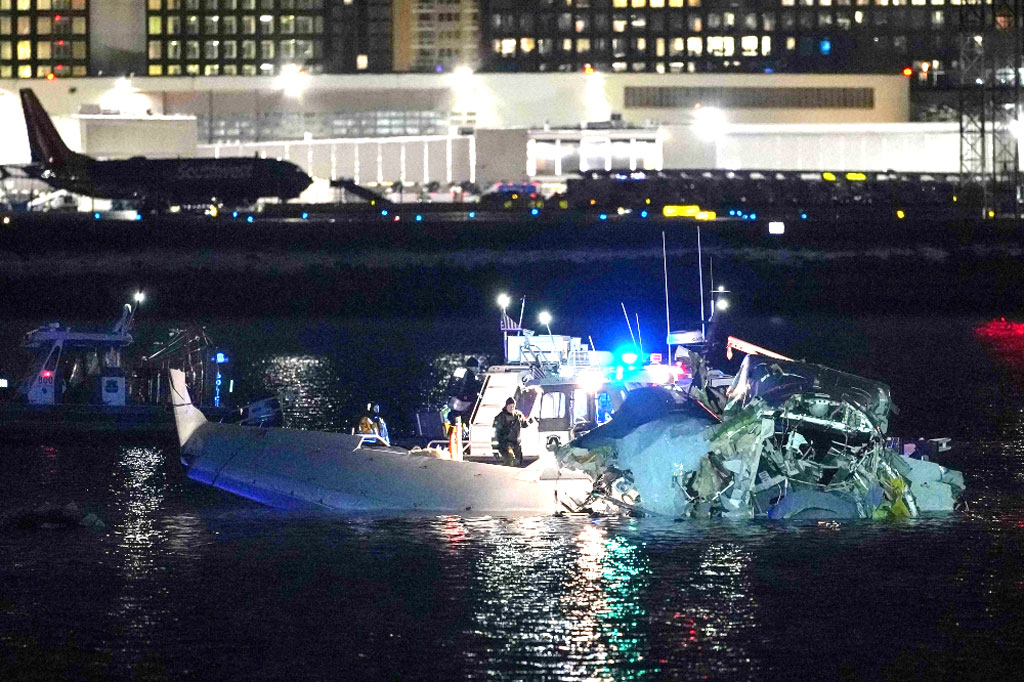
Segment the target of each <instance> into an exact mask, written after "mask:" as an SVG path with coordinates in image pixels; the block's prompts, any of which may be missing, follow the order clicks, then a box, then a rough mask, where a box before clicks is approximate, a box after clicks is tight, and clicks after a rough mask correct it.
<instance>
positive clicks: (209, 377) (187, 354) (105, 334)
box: [0, 304, 281, 437]
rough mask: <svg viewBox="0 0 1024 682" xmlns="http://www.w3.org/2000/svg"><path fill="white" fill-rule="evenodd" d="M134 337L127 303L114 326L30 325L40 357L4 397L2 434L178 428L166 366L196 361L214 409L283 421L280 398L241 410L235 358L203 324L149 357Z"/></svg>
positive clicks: (29, 344) (193, 367)
mask: <svg viewBox="0 0 1024 682" xmlns="http://www.w3.org/2000/svg"><path fill="white" fill-rule="evenodd" d="M134 343H135V338H134V311H133V310H132V308H131V306H130V305H127V304H126V305H125V306H124V309H123V312H122V314H121V317H120V318H119V319H118V320H117V322H116V323H115V324H114V325H113V326H111V327H108V328H84V327H78V326H74V327H72V326H70V325H64V324H61V323H60V322H51V323H49V324H46V325H43V326H41V327H38V328H36V329H33V330H31V331H29V332H28V333H26V335H25V339H24V341H23V343H22V347H23V348H25V349H27V350H28V351H29V352H31V353H33V355H34V360H33V361H32V362H31V363H30V365H29V366H28V370H27V371H26V372H25V373H24V375H23V377H22V379H21V380H20V381H19V382H18V383H17V384H16V385H15V386H14V387H13V391H12V393H13V395H12V396H11V397H10V399H9V400H5V401H3V402H0V436H9V437H23V436H30V437H39V436H45V437H55V436H61V437H63V436H70V437H77V436H78V435H80V434H83V433H90V434H100V433H111V434H132V433H136V434H146V435H153V434H163V433H165V434H167V435H170V434H173V433H174V419H173V416H172V414H171V409H170V404H169V400H168V388H167V385H166V374H165V369H166V366H167V365H168V363H172V362H173V363H177V364H179V365H183V366H187V367H189V368H190V376H189V379H190V382H191V383H192V385H193V386H195V387H197V389H199V391H200V394H201V395H203V396H205V398H206V400H205V401H202V402H204V405H203V409H204V410H206V412H207V414H208V415H210V416H211V417H215V418H217V419H238V420H243V419H245V420H248V421H249V422H251V423H261V424H263V425H273V424H280V423H281V421H280V420H281V415H280V410H279V409H278V410H277V412H276V413H275V412H274V410H273V408H274V405H273V404H270V403H271V402H274V403H276V399H270V400H267V401H261V402H259V403H257V404H254V405H252V406H247V407H246V408H243V410H241V411H240V410H237V409H233V408H232V407H231V398H232V392H233V389H234V381H233V380H232V379H231V369H230V368H231V366H232V363H231V359H230V357H229V356H228V354H226V353H225V352H224V350H223V349H219V348H216V347H215V346H213V345H212V343H211V342H210V340H209V339H208V338H207V337H206V335H205V333H204V332H203V330H202V329H190V330H184V331H180V332H178V333H177V334H176V335H174V336H173V337H171V338H169V340H168V341H167V343H165V344H163V345H162V346H161V347H160V348H159V349H158V350H157V351H156V352H154V353H152V354H151V355H149V356H148V357H137V356H136V357H135V358H132V354H131V352H130V347H131V346H132V345H133V344H134ZM136 355H137V354H136ZM5 383H7V382H6V380H5ZM205 403H209V404H205ZM261 410H262V411H261Z"/></svg>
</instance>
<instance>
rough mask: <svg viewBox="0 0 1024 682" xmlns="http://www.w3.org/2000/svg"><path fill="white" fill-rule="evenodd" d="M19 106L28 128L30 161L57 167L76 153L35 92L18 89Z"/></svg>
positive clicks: (68, 161)
mask: <svg viewBox="0 0 1024 682" xmlns="http://www.w3.org/2000/svg"><path fill="white" fill-rule="evenodd" d="M20 94H21V108H22V111H24V112H25V126H26V128H27V129H28V144H29V147H30V148H31V150H32V161H33V162H34V163H42V164H45V165H47V166H51V167H54V168H59V167H61V166H65V165H67V164H69V163H70V162H71V161H72V160H73V159H74V158H75V156H76V154H75V153H74V152H73V151H71V150H70V149H68V147H67V145H66V144H64V140H62V139H61V138H60V134H58V133H57V129H56V128H55V127H54V126H53V121H51V120H50V116H49V114H47V113H46V110H45V109H43V105H42V104H40V103H39V99H38V98H37V97H36V94H35V93H34V92H32V90H31V89H29V88H23V89H22V90H20Z"/></svg>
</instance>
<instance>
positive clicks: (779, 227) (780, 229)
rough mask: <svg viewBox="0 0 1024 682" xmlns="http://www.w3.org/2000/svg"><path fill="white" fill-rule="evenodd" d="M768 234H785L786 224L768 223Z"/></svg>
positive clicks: (774, 221)
mask: <svg viewBox="0 0 1024 682" xmlns="http://www.w3.org/2000/svg"><path fill="white" fill-rule="evenodd" d="M768 234H786V223H784V222H782V221H780V220H773V221H772V222H770V223H768Z"/></svg>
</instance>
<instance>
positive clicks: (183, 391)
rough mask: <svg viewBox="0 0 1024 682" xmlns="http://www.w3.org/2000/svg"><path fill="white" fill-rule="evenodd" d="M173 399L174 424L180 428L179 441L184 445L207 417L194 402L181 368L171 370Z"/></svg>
mask: <svg viewBox="0 0 1024 682" xmlns="http://www.w3.org/2000/svg"><path fill="white" fill-rule="evenodd" d="M170 375H171V399H172V400H173V405H174V424H175V426H176V427H177V429H178V443H179V444H181V446H182V447H184V445H185V443H187V442H188V439H189V438H191V437H192V434H193V433H195V432H196V429H198V428H199V427H200V426H202V425H203V424H205V423H206V417H205V416H203V413H202V412H200V411H199V408H197V407H196V406H195V405H193V404H192V398H191V396H189V394H188V387H187V386H186V385H185V373H184V372H182V371H181V370H180V369H172V370H170Z"/></svg>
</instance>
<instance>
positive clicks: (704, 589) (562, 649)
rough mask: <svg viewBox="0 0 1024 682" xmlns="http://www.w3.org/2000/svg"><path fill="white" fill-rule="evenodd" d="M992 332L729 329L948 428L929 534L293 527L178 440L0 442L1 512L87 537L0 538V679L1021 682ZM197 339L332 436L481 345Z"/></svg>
mask: <svg viewBox="0 0 1024 682" xmlns="http://www.w3.org/2000/svg"><path fill="white" fill-rule="evenodd" d="M620 319H621V318H620ZM586 322H591V323H592V324H589V325H584V324H583V323H586ZM985 322H987V320H983V319H973V318H966V317H958V316H944V315H942V314H933V315H929V316H921V317H911V318H908V317H905V316H899V317H897V316H891V317H887V316H871V317H852V318H844V317H838V316H832V315H829V316H811V315H803V316H800V317H786V318H745V319H735V320H732V323H731V325H732V326H731V327H730V329H729V330H728V331H729V332H731V333H735V334H737V335H738V336H741V337H744V338H748V339H749V340H752V341H755V342H758V343H761V344H763V345H766V346H769V347H772V348H776V349H778V350H780V351H784V352H787V353H788V354H791V355H794V356H796V357H807V358H809V359H812V360H814V361H818V362H823V363H826V364H831V365H833V366H836V367H838V368H841V369H845V370H848V371H852V372H855V373H859V374H862V375H865V376H869V377H872V378H878V379H882V380H885V381H887V382H888V383H889V384H890V385H891V386H892V389H893V397H894V399H895V401H896V402H897V403H898V404H899V405H900V407H901V412H900V414H899V415H897V416H896V417H895V418H894V420H893V425H892V427H891V431H892V432H895V433H900V434H903V435H907V436H918V435H928V436H933V435H934V436H938V435H942V436H951V437H953V438H954V441H955V444H956V448H955V450H954V451H952V452H949V453H944V454H943V455H941V456H940V460H941V462H942V463H945V464H949V465H950V466H953V467H955V468H958V469H961V470H962V471H964V473H965V476H966V479H967V484H968V492H967V500H968V502H969V505H970V512H969V513H966V514H956V515H952V516H941V517H937V518H926V519H917V520H908V521H903V522H893V523H870V522H869V523H848V524H843V525H842V526H840V527H839V528H829V527H823V526H818V525H785V524H767V523H760V522H753V523H725V522H699V523H697V522H682V523H675V522H672V521H671V520H665V519H626V518H586V517H565V518H555V517H512V518H495V517H467V518H462V517H456V516H440V517H428V518H421V517H416V518H413V517H399V518H375V517H348V518H339V517H331V516H320V515H310V514H305V515H294V514H285V513H281V512H277V511H274V510H270V509H266V508H263V507H260V506H258V505H256V504H255V503H250V502H248V501H245V500H240V499H237V498H234V497H231V496H229V495H228V494H226V493H222V492H220V491H217V490H213V489H209V488H205V487H202V486H199V485H198V484H195V483H193V482H191V481H188V480H187V479H185V477H184V475H183V474H182V472H181V468H180V465H179V464H178V462H177V459H176V451H175V449H173V448H164V449H161V448H158V447H153V446H152V444H147V443H126V442H116V441H115V442H106V443H74V444H43V443H38V444H7V443H0V463H2V467H3V468H2V473H0V509H4V508H9V507H14V506H18V505H26V504H27V505H32V504H36V503H38V502H40V501H44V500H51V501H57V502H66V501H68V500H75V501H77V502H78V503H79V504H80V505H82V506H83V507H85V508H86V509H88V510H91V511H94V512H96V513H97V514H98V515H99V516H100V517H101V518H103V519H104V520H105V521H106V522H107V524H108V528H107V529H106V530H104V531H92V530H86V529H84V528H83V529H80V530H10V531H5V532H3V533H2V534H0V679H3V680H53V679H61V680H110V679H114V680H121V679H147V680H148V679H155V680H163V679H167V680H253V679H267V680H269V679H273V680H385V679H386V680H415V679H424V680H453V679H503V680H519V679H535V680H543V679H567V680H629V679H642V678H647V679H686V680H690V679H722V680H745V679H753V680H762V679H764V680H767V679H808V680H811V679H837V678H838V679H949V680H961V679H986V680H989V679H994V678H1000V677H1002V678H1007V677H1010V678H1012V679H1016V678H1017V677H1018V676H1019V675H1017V674H1016V673H1017V671H1018V669H1019V668H1020V661H1021V659H1022V656H1024V497H1022V496H1024V343H1021V338H1024V337H1017V336H1015V335H1013V334H1009V335H1005V334H1004V335H999V336H997V337H996V338H989V337H983V336H980V335H979V333H978V328H979V327H980V326H981V325H982V324H983V323H985ZM573 323H580V326H578V327H575V328H571V329H565V331H574V332H577V333H583V334H586V333H587V332H590V333H592V334H594V336H595V337H599V338H603V339H607V340H604V341H599V345H604V344H611V343H614V342H615V341H617V340H619V338H620V337H621V336H622V335H623V334H625V331H624V329H623V330H622V332H619V331H617V330H612V328H611V326H610V325H611V324H612V316H610V315H609V316H608V319H594V320H589V321H588V320H583V319H580V320H573ZM564 324H565V325H566V326H568V325H569V324H570V322H569V321H568V320H567V321H565V322H564ZM617 324H618V325H619V326H621V327H623V328H624V325H623V324H622V323H617ZM652 325H653V323H652ZM11 326H12V327H13V326H18V325H13V324H12V325H11ZM5 330H8V331H9V329H8V326H7V325H5ZM19 331H20V326H19ZM144 331H145V330H144ZM211 331H213V332H214V334H215V335H216V336H218V338H221V339H223V340H224V341H225V342H226V343H229V344H231V345H232V347H233V348H234V350H235V352H236V355H237V356H238V357H240V358H244V359H243V360H242V361H241V365H240V367H239V373H240V382H241V383H244V384H248V385H249V386H250V389H251V390H254V391H259V390H262V389H275V390H277V389H282V388H284V389H289V390H291V391H292V393H293V397H292V399H291V400H290V401H289V403H288V405H289V416H290V418H291V419H292V421H293V423H296V424H298V425H301V426H303V427H308V428H342V427H343V426H344V425H345V422H346V420H347V419H348V418H349V416H350V414H351V413H352V411H353V410H356V411H357V410H358V405H359V403H360V402H361V401H363V400H365V399H367V396H371V397H377V398H380V399H381V400H382V401H383V402H384V403H385V413H386V414H387V415H388V416H389V417H391V419H392V422H393V423H394V424H396V427H397V428H399V429H400V430H402V429H407V428H408V420H407V419H406V418H405V417H404V416H403V414H404V413H405V412H407V411H409V408H410V406H416V405H420V404H424V403H426V402H429V400H430V398H431V395H432V393H433V392H436V389H437V384H438V381H439V380H440V377H441V376H442V374H443V373H444V371H445V368H446V367H448V366H450V365H451V364H452V363H453V362H458V361H459V360H460V359H461V357H462V356H463V355H464V354H465V353H468V352H477V353H494V352H497V351H498V350H499V348H500V346H499V344H500V341H498V340H497V339H496V338H495V337H496V334H495V333H494V332H493V331H492V330H491V328H490V321H485V322H481V321H479V320H476V321H473V322H465V321H461V320H457V319H456V320H448V321H440V322H433V323H424V322H416V321H407V320H402V319H393V320H390V321H386V322H383V323H380V324H377V325H374V326H372V327H368V326H367V325H365V324H361V323H356V322H346V321H330V320H317V321H314V322H306V321H302V320H287V321H284V320H277V319H262V320H249V321H246V322H244V323H236V324H232V325H223V327H222V328H220V329H217V328H216V326H215V328H214V329H212V330H211ZM599 335H600V336H599ZM652 336H653V332H652ZM595 340H596V339H595ZM496 346H498V347H496Z"/></svg>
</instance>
